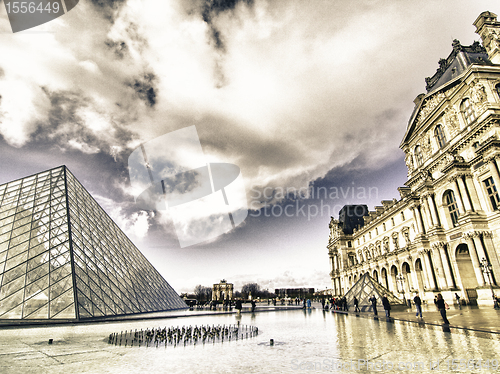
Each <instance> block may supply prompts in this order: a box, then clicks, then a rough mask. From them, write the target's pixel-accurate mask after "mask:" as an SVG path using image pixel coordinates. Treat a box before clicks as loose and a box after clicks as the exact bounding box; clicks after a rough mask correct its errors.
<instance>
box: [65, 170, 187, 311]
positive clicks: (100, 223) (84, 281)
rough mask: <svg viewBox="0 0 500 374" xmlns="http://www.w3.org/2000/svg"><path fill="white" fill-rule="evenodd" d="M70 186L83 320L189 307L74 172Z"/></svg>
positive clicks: (70, 204) (77, 288)
mask: <svg viewBox="0 0 500 374" xmlns="http://www.w3.org/2000/svg"><path fill="white" fill-rule="evenodd" d="M67 188H68V202H69V212H70V220H69V221H70V225H71V235H72V244H73V256H74V268H75V270H74V271H75V284H76V295H77V305H78V314H79V318H91V317H100V316H109V315H121V314H131V313H145V312H154V311H163V310H172V309H183V308H187V306H186V304H185V303H184V301H183V300H182V299H181V298H180V297H179V296H178V295H177V293H176V292H175V291H174V290H173V288H172V287H171V286H170V285H169V284H168V283H167V282H166V281H165V279H163V277H162V276H161V275H160V274H159V273H158V272H157V271H156V269H155V268H154V267H153V266H152V265H151V264H150V263H149V261H148V260H147V259H146V258H145V257H144V256H143V255H142V253H141V252H140V251H139V250H138V249H137V248H136V247H135V246H134V244H133V243H132V242H131V241H130V240H129V239H128V238H127V236H126V235H125V234H124V233H123V232H122V231H121V230H120V228H119V227H118V226H117V225H116V224H115V223H114V222H113V220H112V219H111V218H110V217H109V216H108V215H107V214H106V213H105V212H104V210H103V209H102V208H101V207H100V206H99V205H98V204H97V202H96V201H95V200H94V199H93V198H92V196H91V195H90V194H89V193H88V192H87V191H86V190H85V188H84V187H83V186H82V185H81V184H80V183H79V182H78V180H77V179H76V178H75V177H74V176H73V175H72V174H71V173H70V172H69V171H67Z"/></svg>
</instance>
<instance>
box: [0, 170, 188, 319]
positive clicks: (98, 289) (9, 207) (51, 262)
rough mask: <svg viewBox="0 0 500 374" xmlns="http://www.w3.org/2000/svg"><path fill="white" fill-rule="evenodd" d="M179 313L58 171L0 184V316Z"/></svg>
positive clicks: (151, 271) (142, 261)
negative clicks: (175, 311) (170, 311)
mask: <svg viewBox="0 0 500 374" xmlns="http://www.w3.org/2000/svg"><path fill="white" fill-rule="evenodd" d="M183 308H187V305H186V304H185V303H184V301H183V300H182V299H181V298H180V297H179V296H178V295H177V293H176V292H175V291H174V290H173V289H172V287H171V286H170V285H169V284H168V283H167V282H166V281H165V279H163V277H162V276H161V275H160V274H159V273H158V272H157V271H156V269H155V268H154V267H153V266H152V265H151V264H150V263H149V262H148V260H147V259H146V258H145V257H144V256H143V255H142V254H141V252H140V251H139V250H138V249H137V247H135V246H134V244H133V243H132V242H131V241H130V240H129V239H128V238H127V237H126V235H125V234H124V233H123V232H122V231H121V230H120V228H119V227H118V226H117V225H116V224H115V223H114V222H113V220H112V219H111V218H110V217H109V216H108V215H107V214H106V212H105V211H104V210H103V209H102V208H101V207H100V206H99V205H98V204H97V202H96V201H95V200H94V199H93V198H92V196H91V195H90V194H89V193H88V192H87V191H86V190H85V188H84V187H83V186H82V185H81V184H80V182H78V180H77V179H76V178H75V177H74V176H73V175H72V174H71V172H70V171H69V170H68V169H67V168H66V167H65V166H61V167H58V168H55V169H52V170H49V171H45V172H43V173H39V174H36V175H33V176H30V177H26V178H23V179H19V180H16V181H13V182H10V183H7V184H4V185H1V186H0V319H16V320H26V321H29V320H33V319H37V320H40V319H43V320H60V319H69V320H83V319H92V318H95V317H105V316H120V315H129V314H136V313H145V312H155V311H165V310H174V309H183Z"/></svg>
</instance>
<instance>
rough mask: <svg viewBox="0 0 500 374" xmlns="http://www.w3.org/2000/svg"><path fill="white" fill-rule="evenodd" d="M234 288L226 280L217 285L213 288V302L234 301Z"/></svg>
mask: <svg viewBox="0 0 500 374" xmlns="http://www.w3.org/2000/svg"><path fill="white" fill-rule="evenodd" d="M233 290H234V286H233V284H232V283H227V281H226V280H225V279H223V280H221V281H220V283H215V284H214V286H213V288H212V300H214V301H220V302H223V301H225V300H233Z"/></svg>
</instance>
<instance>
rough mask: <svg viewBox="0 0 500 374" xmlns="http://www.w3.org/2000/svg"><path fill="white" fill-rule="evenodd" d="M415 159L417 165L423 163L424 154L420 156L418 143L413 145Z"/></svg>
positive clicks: (420, 150) (420, 151)
mask: <svg viewBox="0 0 500 374" xmlns="http://www.w3.org/2000/svg"><path fill="white" fill-rule="evenodd" d="M415 159H416V161H417V165H418V166H420V165H422V164H423V163H424V156H422V149H420V146H419V145H417V146H416V147H415Z"/></svg>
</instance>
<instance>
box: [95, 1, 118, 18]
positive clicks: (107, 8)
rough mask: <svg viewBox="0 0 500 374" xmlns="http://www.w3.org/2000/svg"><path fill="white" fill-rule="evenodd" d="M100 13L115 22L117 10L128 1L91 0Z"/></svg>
mask: <svg viewBox="0 0 500 374" xmlns="http://www.w3.org/2000/svg"><path fill="white" fill-rule="evenodd" d="M91 2H92V5H94V6H95V7H96V8H97V9H98V10H99V13H100V14H101V15H102V16H103V17H104V18H106V19H108V20H110V21H114V18H115V16H116V13H117V10H119V9H120V8H121V7H122V6H123V5H124V4H125V3H126V2H127V1H126V0H91Z"/></svg>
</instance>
